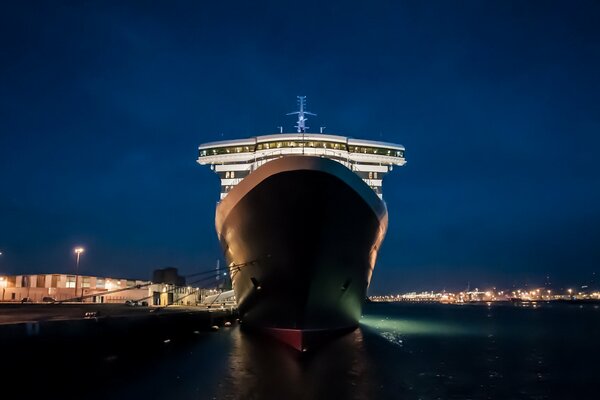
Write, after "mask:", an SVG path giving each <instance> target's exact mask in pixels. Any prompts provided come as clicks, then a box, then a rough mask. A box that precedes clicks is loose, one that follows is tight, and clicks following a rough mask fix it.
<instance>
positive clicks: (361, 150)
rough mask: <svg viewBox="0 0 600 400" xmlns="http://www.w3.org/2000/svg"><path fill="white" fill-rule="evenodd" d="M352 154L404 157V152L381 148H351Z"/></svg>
mask: <svg viewBox="0 0 600 400" xmlns="http://www.w3.org/2000/svg"><path fill="white" fill-rule="evenodd" d="M348 150H349V151H350V153H363V154H379V155H382V156H395V157H403V156H404V152H403V151H402V150H391V149H384V148H379V147H364V146H350V147H349V149H348Z"/></svg>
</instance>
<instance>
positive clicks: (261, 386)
mask: <svg viewBox="0 0 600 400" xmlns="http://www.w3.org/2000/svg"><path fill="white" fill-rule="evenodd" d="M231 340H232V348H231V352H230V354H229V369H228V373H227V377H226V378H225V381H224V382H223V385H221V390H220V391H219V393H218V394H217V396H216V398H224V399H234V398H235V399H321V398H323V399H331V398H338V399H370V398H373V396H374V390H375V389H376V388H375V384H376V376H374V365H373V360H372V358H371V357H370V355H369V354H368V353H367V352H366V351H365V346H364V341H363V334H362V332H361V330H360V329H358V330H356V331H354V332H352V333H350V334H348V335H345V336H343V337H341V338H337V339H335V340H333V341H330V342H328V343H327V344H326V345H323V346H321V347H320V348H318V349H316V350H315V351H314V352H311V353H304V354H300V353H298V352H297V351H295V350H293V349H291V348H288V347H287V346H284V345H281V344H279V343H276V342H274V341H273V340H272V339H271V338H265V337H260V336H256V335H253V334H249V333H247V332H243V331H241V330H240V329H235V330H234V331H232V332H231Z"/></svg>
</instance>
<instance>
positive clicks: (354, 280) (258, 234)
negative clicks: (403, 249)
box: [197, 96, 406, 351]
mask: <svg viewBox="0 0 600 400" xmlns="http://www.w3.org/2000/svg"><path fill="white" fill-rule="evenodd" d="M298 102H299V110H298V111H295V112H293V113H290V114H296V115H297V116H298V120H297V124H296V126H295V128H296V132H292V133H283V129H280V132H279V134H271V135H264V136H256V137H251V138H248V139H240V140H227V141H219V142H212V143H205V144H202V145H201V146H199V148H198V150H199V156H198V160H197V161H198V163H199V164H201V165H210V168H211V169H212V170H213V171H214V172H216V173H217V174H218V175H219V178H220V180H221V193H220V201H219V202H218V204H217V207H216V218H215V225H216V231H217V235H218V238H219V241H220V243H221V246H222V248H223V251H224V253H225V258H226V261H227V263H228V266H229V273H230V276H231V280H232V285H233V290H234V292H235V296H236V300H237V304H238V311H239V314H240V319H241V321H242V326H243V327H245V328H246V327H248V328H253V329H256V330H260V331H263V332H266V333H268V334H270V335H272V336H274V337H276V338H278V339H280V340H282V341H283V342H285V343H287V344H289V345H291V346H292V347H294V348H296V349H297V350H300V351H306V350H308V349H310V348H311V347H313V346H314V345H315V344H316V343H318V342H319V341H320V340H321V339H322V338H325V337H330V336H332V335H336V334H339V333H342V332H347V331H350V330H352V329H354V328H356V327H357V325H358V320H359V318H360V315H361V309H362V303H363V301H364V300H365V298H366V291H367V287H368V285H369V282H370V280H371V275H372V273H373V268H374V267H375V261H376V258H377V253H378V251H379V248H380V246H381V244H382V241H383V239H384V237H385V233H386V230H387V225H388V212H387V208H386V205H385V202H384V201H383V192H382V182H383V177H384V176H385V174H387V173H388V172H390V171H392V169H393V168H394V167H396V166H402V165H404V164H405V162H406V161H405V159H404V147H403V146H401V145H397V144H392V143H385V142H378V141H371V140H360V139H352V138H348V137H345V136H340V135H330V134H323V133H322V129H321V130H320V132H319V133H310V132H309V131H308V129H309V128H308V127H307V126H306V122H307V119H308V117H307V116H311V115H315V114H312V113H310V112H308V111H306V110H305V107H306V99H305V97H303V96H300V97H298Z"/></svg>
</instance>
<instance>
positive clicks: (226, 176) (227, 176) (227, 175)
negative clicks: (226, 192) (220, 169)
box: [225, 171, 229, 179]
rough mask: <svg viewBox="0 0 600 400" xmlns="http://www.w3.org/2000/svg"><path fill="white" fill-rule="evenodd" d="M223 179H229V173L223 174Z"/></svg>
mask: <svg viewBox="0 0 600 400" xmlns="http://www.w3.org/2000/svg"><path fill="white" fill-rule="evenodd" d="M225 179H229V171H227V172H225Z"/></svg>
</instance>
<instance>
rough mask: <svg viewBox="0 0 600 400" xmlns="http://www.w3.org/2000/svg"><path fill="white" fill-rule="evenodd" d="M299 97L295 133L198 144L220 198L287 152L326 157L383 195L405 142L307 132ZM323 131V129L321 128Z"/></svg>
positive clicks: (401, 161)
mask: <svg viewBox="0 0 600 400" xmlns="http://www.w3.org/2000/svg"><path fill="white" fill-rule="evenodd" d="M297 97H298V107H299V109H298V111H294V112H291V113H288V114H287V115H297V116H298V121H297V122H296V126H295V128H297V130H298V132H296V133H280V134H278V135H265V136H257V137H253V138H249V139H240V140H226V141H221V142H212V143H206V144H203V145H201V146H200V147H198V151H199V155H198V163H199V164H201V165H206V164H210V166H211V169H212V170H213V171H215V172H216V173H217V174H219V177H220V178H221V200H222V199H223V198H224V197H225V196H227V193H229V191H230V190H231V189H232V188H233V187H234V186H235V185H237V184H238V183H240V182H241V181H242V179H244V178H245V177H246V176H248V174H250V173H252V171H254V170H256V169H257V168H258V167H260V166H261V165H263V164H265V163H267V162H269V161H272V160H274V159H276V158H280V157H285V156H288V155H300V154H303V155H307V156H316V157H327V158H330V159H332V160H335V161H337V162H339V163H341V164H343V165H345V166H346V168H349V169H350V170H351V171H354V172H355V173H356V174H357V175H358V176H360V177H361V178H362V180H363V181H365V183H366V184H367V185H369V186H370V187H371V189H373V190H374V191H375V193H377V196H379V198H380V199H383V194H382V193H381V185H382V180H383V175H385V174H386V173H388V172H389V171H391V170H392V168H393V166H394V165H400V166H402V165H404V164H406V160H405V159H404V146H402V145H398V144H393V143H385V142H376V141H372V140H358V139H350V138H347V137H345V136H336V135H324V134H323V133H306V130H307V129H309V128H308V127H307V126H306V121H307V120H308V118H307V117H306V116H307V115H311V116H316V115H317V114H314V113H311V112H310V111H306V110H305V107H306V96H297ZM321 132H322V130H321Z"/></svg>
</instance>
